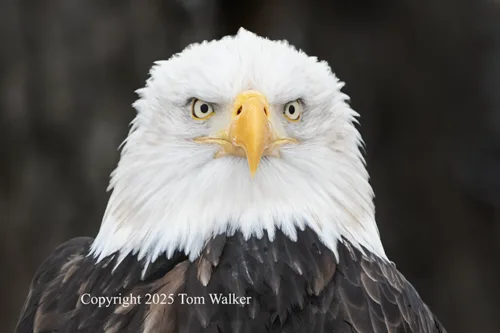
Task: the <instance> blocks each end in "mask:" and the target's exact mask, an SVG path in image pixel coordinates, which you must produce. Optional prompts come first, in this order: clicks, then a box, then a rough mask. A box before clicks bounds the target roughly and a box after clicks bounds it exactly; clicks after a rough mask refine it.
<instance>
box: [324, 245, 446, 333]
mask: <svg viewBox="0 0 500 333" xmlns="http://www.w3.org/2000/svg"><path fill="white" fill-rule="evenodd" d="M339 256H340V258H339V259H340V260H339V265H338V267H337V274H336V276H335V277H334V285H335V287H336V288H337V290H336V292H335V293H336V294H337V295H338V296H337V299H338V302H339V309H338V311H337V313H336V315H341V317H343V318H344V320H345V321H346V322H348V323H349V325H351V326H352V332H356V333H368V332H411V333H446V331H445V329H444V327H443V326H442V325H441V323H440V322H439V320H438V319H437V318H436V316H435V315H434V314H433V313H432V312H431V311H430V309H429V308H428V306H427V305H426V304H425V303H424V302H423V301H422V299H421V298H420V296H419V294H418V292H417V291H416V290H415V288H414V287H413V286H412V285H411V283H409V282H408V281H407V280H406V278H405V277H404V276H403V275H402V274H401V273H400V272H399V271H398V269H397V268H396V265H395V264H394V263H392V262H389V261H386V260H384V259H381V258H378V257H376V256H375V255H373V254H371V253H370V252H368V251H365V253H364V254H363V253H361V251H359V250H357V249H354V248H353V247H352V246H350V245H349V244H348V243H344V244H343V245H340V246H339Z"/></svg>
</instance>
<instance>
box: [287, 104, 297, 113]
mask: <svg viewBox="0 0 500 333" xmlns="http://www.w3.org/2000/svg"><path fill="white" fill-rule="evenodd" d="M288 113H290V114H294V113H295V106H293V105H290V106H289V107H288Z"/></svg>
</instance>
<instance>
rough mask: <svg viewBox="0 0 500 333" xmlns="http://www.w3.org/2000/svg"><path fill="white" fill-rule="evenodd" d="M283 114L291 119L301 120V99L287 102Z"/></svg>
mask: <svg viewBox="0 0 500 333" xmlns="http://www.w3.org/2000/svg"><path fill="white" fill-rule="evenodd" d="M283 114H284V115H285V117H286V118H287V119H288V120H290V121H299V120H300V115H301V114H302V104H301V103H300V102H299V101H293V102H289V103H287V104H285V108H284V109H283Z"/></svg>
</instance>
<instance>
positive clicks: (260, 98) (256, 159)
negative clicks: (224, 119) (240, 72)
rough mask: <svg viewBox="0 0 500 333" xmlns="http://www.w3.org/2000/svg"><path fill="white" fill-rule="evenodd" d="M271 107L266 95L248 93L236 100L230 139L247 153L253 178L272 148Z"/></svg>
mask: <svg viewBox="0 0 500 333" xmlns="http://www.w3.org/2000/svg"><path fill="white" fill-rule="evenodd" d="M268 116H269V105H268V103H267V100H266V98H265V97H264V95H262V94H260V93H258V92H254V91H247V92H243V93H241V94H240V95H238V97H237V98H236V101H235V103H234V109H233V113H232V117H231V118H232V120H231V125H230V126H229V133H228V136H229V139H230V141H231V142H232V144H233V145H235V146H236V147H241V148H242V149H243V150H244V151H245V155H246V157H247V160H248V166H249V168H250V174H251V175H252V176H253V175H254V174H255V172H256V171H257V168H258V167H259V163H260V160H261V158H262V155H263V154H264V150H266V149H268V148H269V147H270V146H271V143H272V138H273V135H272V133H271V124H270V122H269V118H268Z"/></svg>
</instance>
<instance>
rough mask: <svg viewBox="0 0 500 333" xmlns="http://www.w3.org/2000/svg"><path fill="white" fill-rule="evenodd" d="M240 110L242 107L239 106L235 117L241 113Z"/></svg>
mask: <svg viewBox="0 0 500 333" xmlns="http://www.w3.org/2000/svg"><path fill="white" fill-rule="evenodd" d="M242 109H243V107H242V106H240V107H239V109H238V111H236V115H237V116H239V115H240V113H241V110H242Z"/></svg>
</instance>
